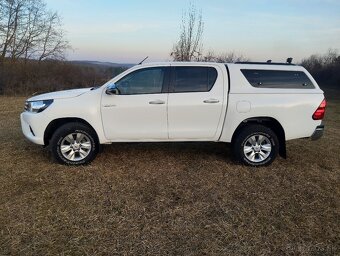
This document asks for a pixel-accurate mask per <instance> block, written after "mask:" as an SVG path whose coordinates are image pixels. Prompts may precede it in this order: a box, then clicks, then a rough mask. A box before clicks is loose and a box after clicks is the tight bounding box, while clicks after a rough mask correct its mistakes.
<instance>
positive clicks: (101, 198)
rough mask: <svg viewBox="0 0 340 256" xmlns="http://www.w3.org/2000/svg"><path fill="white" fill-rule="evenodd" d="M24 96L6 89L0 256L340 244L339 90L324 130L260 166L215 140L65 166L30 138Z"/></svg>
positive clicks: (121, 152) (274, 249)
mask: <svg viewBox="0 0 340 256" xmlns="http://www.w3.org/2000/svg"><path fill="white" fill-rule="evenodd" d="M330 95H331V96H332V97H333V96H334V94H333V93H331V94H330ZM23 103H24V98H17V97H13V98H10V97H0V142H1V147H0V184H1V188H0V255H8V254H11V255H12V254H13V255H56V254H60V255H113V254H123V255H148V254H149V255H165V254H170V255H205V254H206V255H239V254H242V255H254V254H263V255H336V254H337V253H339V250H340V245H339V234H340V228H339V227H340V218H339V217H340V211H339V210H340V206H339V198H340V197H339V196H340V184H339V180H340V179H339V178H340V177H339V175H340V143H339V137H340V122H339V121H340V120H339V116H340V104H339V103H340V101H339V100H338V99H336V98H335V97H333V99H331V101H329V105H328V109H327V117H326V120H325V124H326V132H325V136H324V137H323V138H322V139H321V140H319V141H315V142H312V141H310V140H295V141H290V142H288V143H287V151H288V159H287V160H284V159H281V158H279V159H277V160H276V161H275V162H274V163H273V164H272V165H271V166H269V167H265V168H258V169H254V168H250V167H245V166H241V165H237V164H235V163H233V161H232V159H231V154H230V149H229V148H228V147H226V145H224V144H214V143H169V144H167V143H161V144H157V143H149V144H142V143H140V144H139V143H133V144H124V143H120V144H114V145H109V146H106V147H105V149H104V152H103V153H102V154H100V155H98V157H97V158H96V160H95V161H94V162H93V163H92V164H91V165H89V166H85V167H77V168H74V167H67V166H62V165H58V164H56V163H53V162H51V157H50V155H49V153H48V152H47V150H44V149H43V148H41V147H39V146H37V145H34V144H32V143H30V142H28V141H26V140H25V139H24V138H23V135H22V133H21V130H20V123H19V113H20V112H21V110H22V107H23Z"/></svg>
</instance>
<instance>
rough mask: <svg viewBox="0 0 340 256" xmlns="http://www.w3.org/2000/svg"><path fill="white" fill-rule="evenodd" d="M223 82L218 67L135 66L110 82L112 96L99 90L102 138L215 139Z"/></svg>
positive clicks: (113, 139) (132, 139)
mask: <svg viewBox="0 0 340 256" xmlns="http://www.w3.org/2000/svg"><path fill="white" fill-rule="evenodd" d="M224 72H225V71H224ZM223 83H224V77H223V73H222V70H221V69H220V67H219V66H210V65H204V64H202V66H188V65H185V64H184V65H178V66H177V65H176V66H170V65H168V66H156V67H140V68H136V69H135V70H133V71H132V72H130V73H128V74H127V75H125V76H124V77H122V78H121V79H119V80H118V81H116V82H115V86H116V88H117V95H107V94H106V93H105V90H104V91H103V94H102V101H101V112H102V120H103V127H104V132H105V136H106V137H107V138H108V139H109V140H111V141H136V140H142V141H166V140H179V141H185V140H189V141H190V140H214V139H217V138H216V136H217V134H216V133H217V128H218V126H219V125H220V123H221V122H222V121H223V120H222V119H223V118H222V107H223V104H224V101H225V100H226V97H225V94H226V92H225V91H224V84H223Z"/></svg>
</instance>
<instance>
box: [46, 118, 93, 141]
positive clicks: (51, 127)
mask: <svg viewBox="0 0 340 256" xmlns="http://www.w3.org/2000/svg"><path fill="white" fill-rule="evenodd" d="M67 123H81V124H85V125H87V126H88V127H89V128H91V129H92V130H93V132H94V134H95V135H96V139H97V141H98V143H99V137H98V134H97V132H96V130H95V129H94V128H93V126H92V125H91V124H90V123H89V122H87V121H86V120H84V119H82V118H77V117H65V118H57V119H54V120H53V121H51V122H50V123H49V124H48V125H47V127H46V129H45V132H44V145H45V146H48V145H49V143H50V139H51V138H52V136H53V134H54V132H55V131H56V130H57V129H58V128H59V127H61V126H62V125H64V124H67Z"/></svg>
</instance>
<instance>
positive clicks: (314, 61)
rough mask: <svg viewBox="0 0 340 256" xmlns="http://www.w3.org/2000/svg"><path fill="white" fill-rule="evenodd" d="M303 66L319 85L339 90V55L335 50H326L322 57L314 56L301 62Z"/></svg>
mask: <svg viewBox="0 0 340 256" xmlns="http://www.w3.org/2000/svg"><path fill="white" fill-rule="evenodd" d="M301 65H302V66H304V67H305V68H306V69H307V70H308V71H309V72H310V73H311V74H312V75H313V77H314V79H315V80H316V81H317V82H318V84H319V85H321V87H322V86H326V87H334V88H337V89H339V90H340V55H339V54H338V52H337V51H336V50H332V49H330V50H328V52H327V53H326V54H324V55H317V54H314V55H312V56H310V57H309V58H306V59H304V60H302V62H301Z"/></svg>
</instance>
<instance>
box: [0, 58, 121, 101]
mask: <svg viewBox="0 0 340 256" xmlns="http://www.w3.org/2000/svg"><path fill="white" fill-rule="evenodd" d="M124 70H126V68H125V67H108V66H100V65H86V64H82V65H79V64H74V63H71V62H67V61H57V60H45V61H41V62H39V61H35V60H28V61H23V60H22V61H21V60H17V61H12V60H10V59H7V60H5V61H3V62H0V95H23V96H28V95H31V94H33V93H41V92H50V91H56V90H64V89H72V88H82V87H92V86H99V85H102V84H104V83H105V82H107V81H108V80H109V79H111V78H112V77H114V76H116V75H118V74H119V73H121V72H123V71H124Z"/></svg>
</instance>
